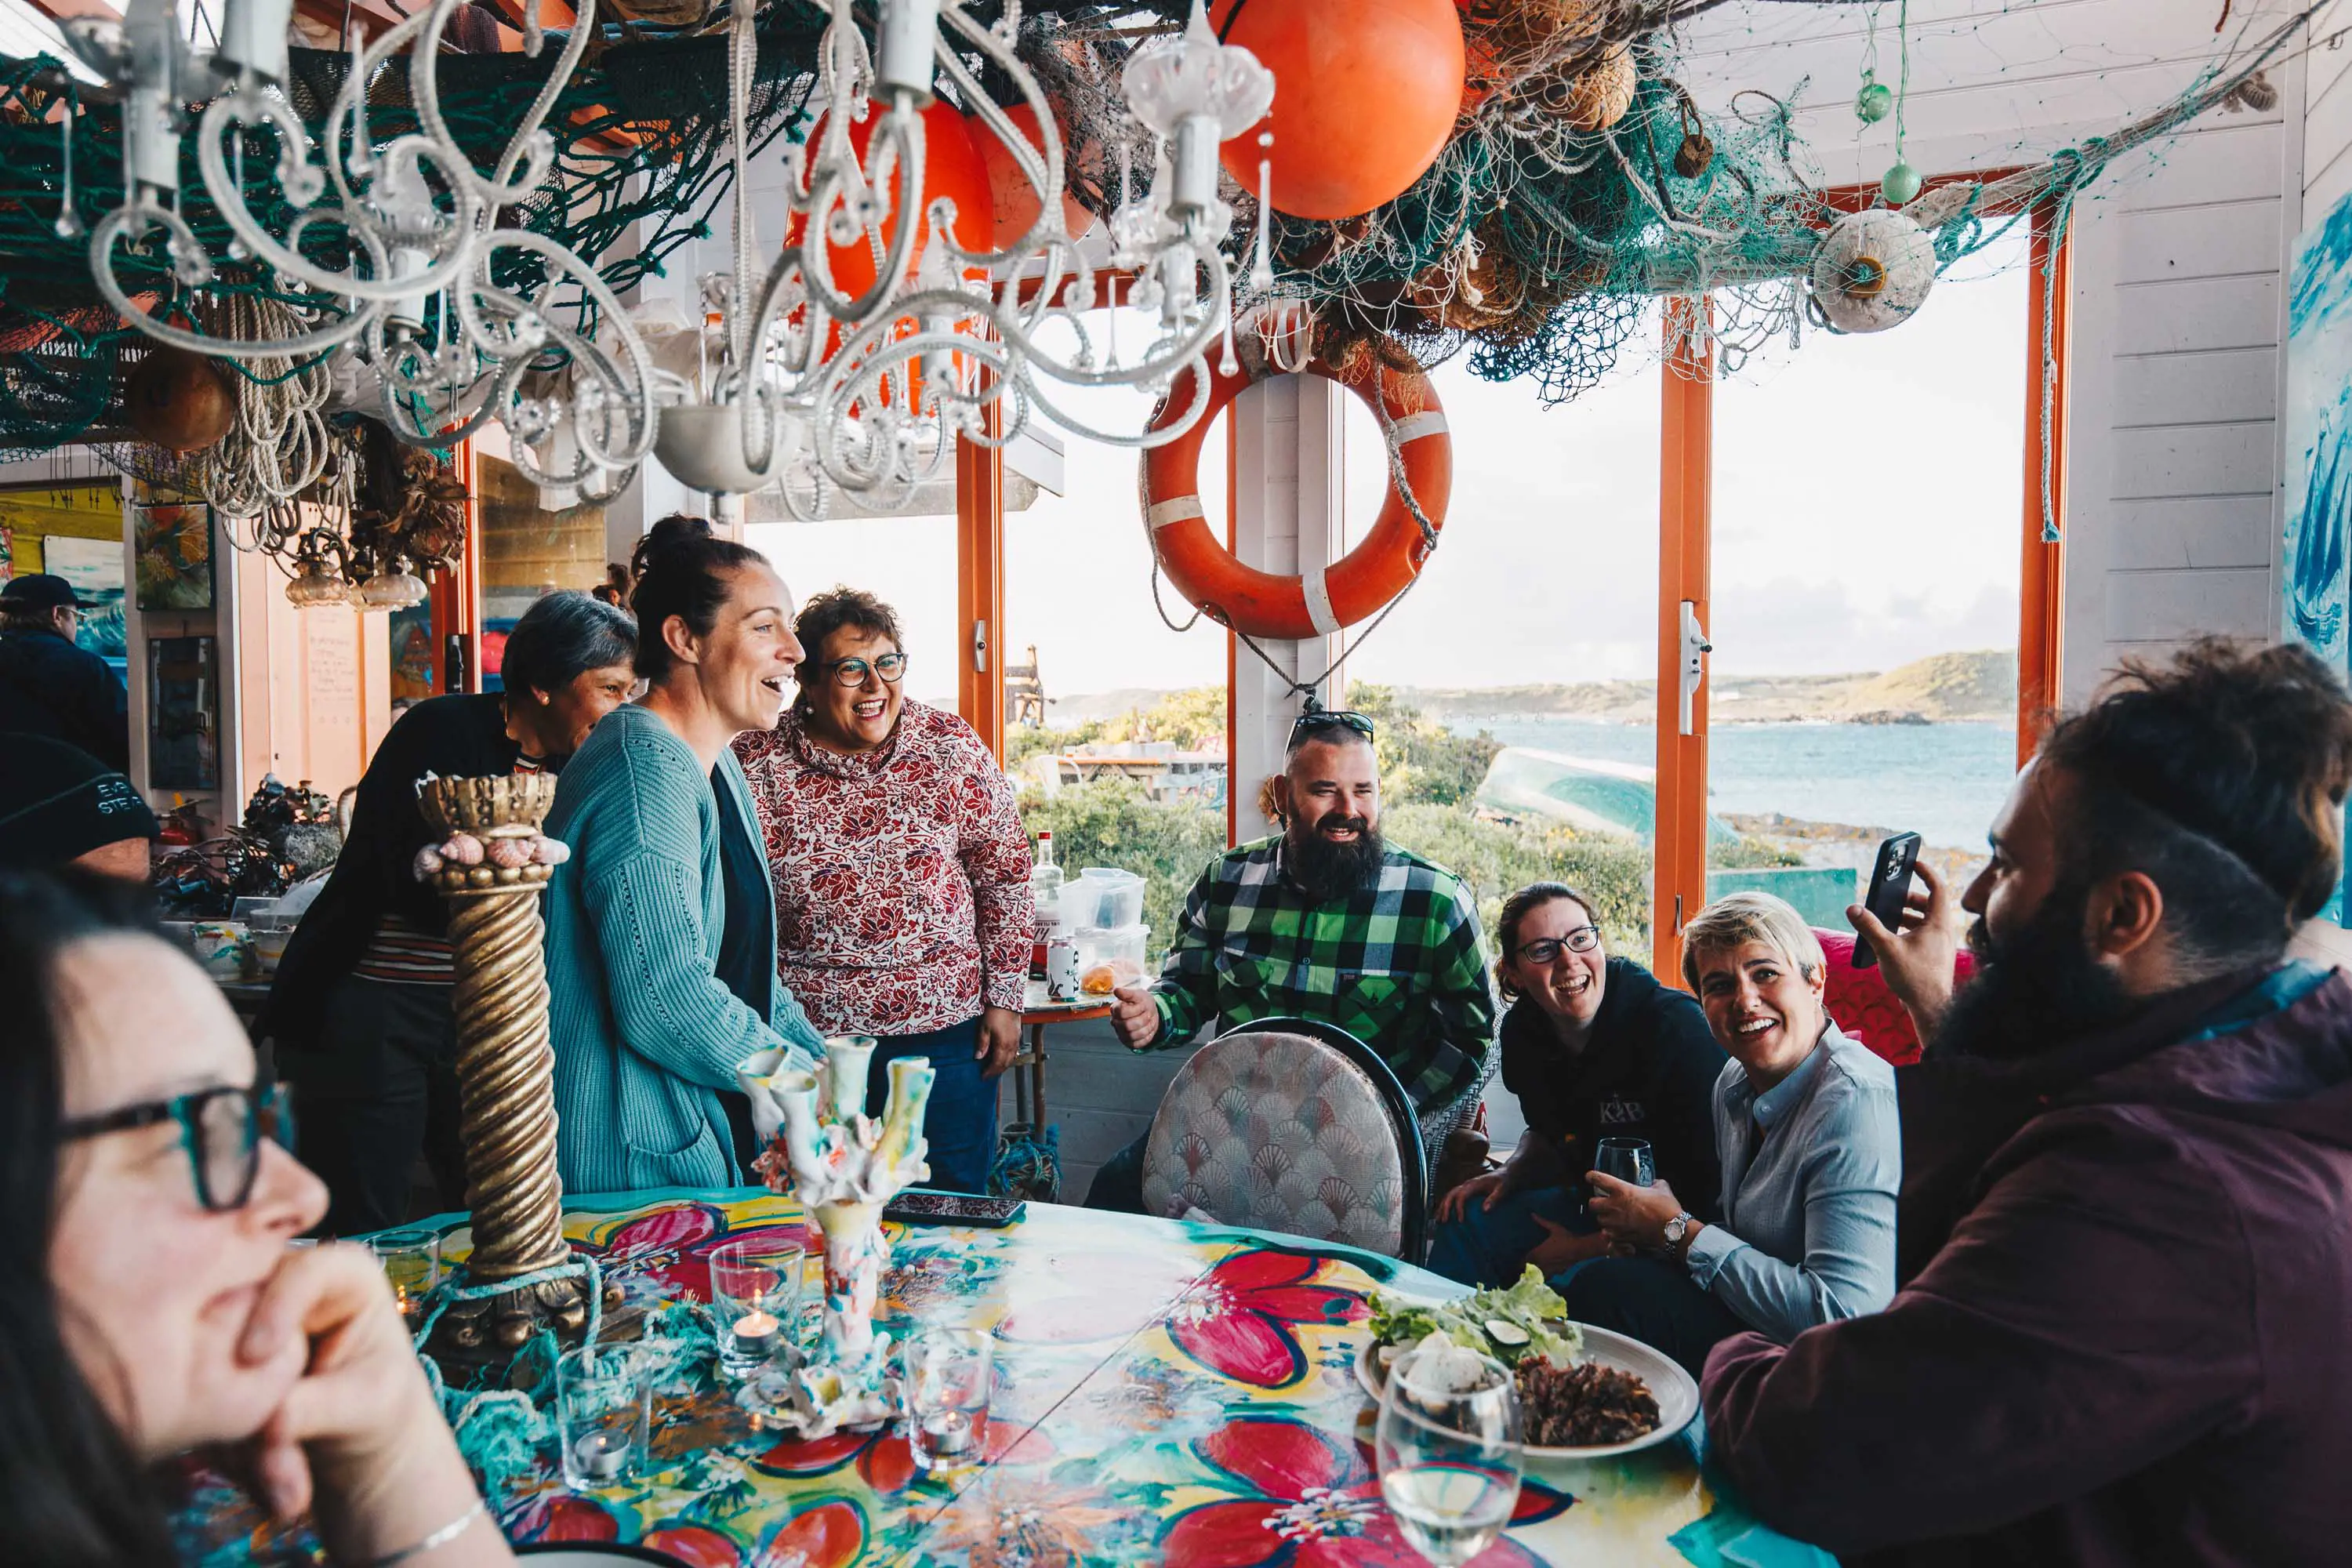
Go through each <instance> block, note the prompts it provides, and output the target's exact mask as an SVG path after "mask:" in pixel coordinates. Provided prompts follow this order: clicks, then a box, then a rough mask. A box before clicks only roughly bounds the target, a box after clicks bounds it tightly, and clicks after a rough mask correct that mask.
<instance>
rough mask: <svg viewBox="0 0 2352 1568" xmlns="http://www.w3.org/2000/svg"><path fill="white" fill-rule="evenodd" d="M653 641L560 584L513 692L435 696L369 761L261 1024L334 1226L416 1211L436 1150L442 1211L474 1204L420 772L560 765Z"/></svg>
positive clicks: (335, 1230)
mask: <svg viewBox="0 0 2352 1568" xmlns="http://www.w3.org/2000/svg"><path fill="white" fill-rule="evenodd" d="M636 648H637V637H636V624H635V622H633V621H632V620H630V619H629V617H628V616H627V615H626V614H625V613H624V612H622V611H620V610H618V609H615V608H614V607H613V606H612V605H604V604H599V603H597V602H596V601H595V600H593V599H592V598H590V597H588V595H585V594H569V593H566V594H550V595H547V596H546V597H544V598H542V599H541V600H540V601H539V602H538V603H537V604H535V605H531V607H530V609H529V610H527V611H525V612H524V613H523V616H522V618H521V619H520V620H519V621H517V622H516V623H515V627H514V630H513V631H512V632H510V633H509V634H508V637H507V646H506V659H505V664H504V668H503V676H504V679H505V682H506V689H505V690H504V691H500V692H484V693H481V694H479V695H461V696H449V697H436V698H432V699H430V700H426V701H424V702H420V703H418V704H417V705H416V706H415V707H414V708H412V709H410V710H408V711H407V712H405V713H404V714H402V715H401V716H400V718H399V720H398V721H396V722H394V725H393V726H392V729H391V731H389V732H388V733H386V734H385V736H384V738H383V744H381V745H379V746H378V747H377V748H376V752H375V756H374V758H373V760H372V761H371V762H370V763H368V770H367V773H366V774H365V775H364V776H363V777H362V779H361V780H360V787H359V798H358V801H357V803H356V805H354V806H353V808H352V836H351V837H350V839H349V840H348V841H347V842H346V843H345V844H344V845H343V852H342V856H341V858H340V859H338V860H337V861H336V862H335V869H334V871H333V873H332V874H331V876H330V877H329V878H328V879H327V885H326V886H325V887H324V888H322V889H320V892H319V897H318V899H317V900H316V901H314V902H313V903H312V904H311V905H310V909H309V910H308V911H307V912H305V913H304V915H303V916H302V921H301V923H300V924H299V926H297V927H296V928H295V931H294V936H293V939H292V940H291V941H290V942H288V943H287V947H286V956H285V958H284V959H283V960H281V961H280V963H278V979H277V982H276V984H273V985H272V986H271V987H270V992H269V1007H268V1012H267V1013H266V1014H265V1015H264V1016H263V1020H262V1025H261V1027H262V1032H263V1033H265V1034H266V1035H268V1037H271V1038H273V1039H274V1040H275V1041H276V1042H277V1048H278V1070H279V1072H280V1073H281V1074H283V1075H284V1076H285V1077H286V1078H288V1079H291V1080H293V1081H294V1082H295V1083H296V1084H297V1085H298V1086H299V1089H300V1095H301V1110H302V1114H301V1118H300V1121H299V1126H300V1129H301V1132H300V1138H301V1150H300V1152H301V1155H302V1159H303V1161H304V1163H307V1164H309V1165H310V1168H311V1169H312V1170H314V1171H316V1172H318V1173H319V1174H320V1175H321V1176H323V1177H324V1178H326V1183H327V1190H328V1192H329V1194H331V1199H332V1201H331V1204H330V1205H329V1207H328V1210H327V1229H328V1230H329V1231H330V1232H331V1233H332V1234H334V1235H338V1236H356V1235H360V1234H362V1233H363V1232H366V1231H371V1230H381V1229H383V1227H385V1226H394V1225H398V1224H400V1223H401V1222H402V1221H404V1220H405V1219H407V1218H409V1217H410V1209H409V1198H408V1193H409V1175H410V1172H411V1171H412V1170H413V1169H414V1168H415V1164H416V1156H417V1153H418V1152H419V1151H420V1150H422V1151H423V1152H424V1153H425V1159H426V1163H428V1164H429V1165H430V1166H431V1168H432V1171H433V1179H434V1183H435V1184H436V1186H437V1187H438V1189H439V1195H438V1206H439V1207H442V1208H445V1209H456V1208H463V1207H465V1206H466V1180H465V1164H464V1161H463V1158H462V1156H461V1155H460V1152H459V1150H458V1146H457V1023H456V1020H455V1017H454V1016H453V1015H452V1014H451V1012H450V1008H449V987H450V984H451V979H452V973H451V967H450V964H451V960H450V953H449V942H448V937H447V932H448V921H447V916H446V913H445V911H444V909H443V906H442V902H441V899H440V896H439V895H438V894H436V893H435V892H434V891H433V890H432V889H430V888H428V887H426V886H425V885H424V884H423V883H421V882H419V881H418V880H417V879H416V872H415V858H416V851H417V850H418V849H419V848H421V847H424V846H425V845H426V844H428V843H433V842H436V841H437V840H438V839H439V838H440V837H441V835H440V834H439V833H437V832H436V831H435V830H434V829H433V828H432V827H431V826H428V825H427V824H426V823H425V814H424V812H423V811H422V810H421V809H419V807H418V805H417V804H416V781H417V780H418V779H420V778H422V777H424V776H425V774H426V773H437V774H439V775H440V776H442V777H444V778H480V777H487V776H490V775H493V774H498V773H535V772H539V771H541V770H547V771H552V770H554V769H555V768H557V767H559V766H561V765H562V762H563V759H565V758H566V757H568V756H570V755H571V754H572V752H575V751H577V750H579V749H580V743H581V742H583V741H584V740H586V739H587V737H588V731H590V730H591V729H593V728H594V726H595V724H596V722H597V721H599V720H600V719H602V718H603V717H604V715H605V714H607V713H609V712H611V711H612V710H614V709H615V708H617V707H619V706H620V705H621V704H622V703H623V702H625V701H626V700H628V696H629V689H630V688H631V687H632V686H634V685H635V682H636V677H635V673H634V672H633V670H632V668H631V667H632V665H633V663H634V661H635V658H636Z"/></svg>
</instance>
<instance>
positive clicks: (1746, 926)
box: [1562, 892, 1903, 1376]
mask: <svg viewBox="0 0 2352 1568" xmlns="http://www.w3.org/2000/svg"><path fill="white" fill-rule="evenodd" d="M1683 974H1684V978H1685V979H1686V980H1687V981H1689V983H1690V985H1691V989H1692V990H1694V991H1695V992H1696V993H1697V994H1698V999H1699V1005H1700V1006H1701V1007H1702V1008H1703V1009H1704V1010H1705V1011H1706V1019H1707V1026H1708V1027H1709V1028H1710V1029H1712V1030H1713V1031H1714V1034H1715V1037H1716V1039H1717V1041H1719V1042H1720V1043H1721V1044H1722V1046H1723V1048H1724V1049H1725V1050H1726V1051H1727V1052H1729V1053H1730V1055H1731V1058H1732V1059H1731V1061H1730V1062H1729V1063H1727V1065H1726V1066H1725V1068H1724V1069H1723V1074H1722V1076H1721V1077H1720V1078H1719V1079H1717V1080H1716V1085H1715V1129H1716V1133H1715V1136H1716V1152H1717V1156H1718V1158H1719V1159H1720V1161H1721V1163H1722V1167H1723V1194H1722V1196H1723V1220H1722V1223H1720V1224H1717V1225H1710V1224H1706V1223H1704V1222H1702V1221H1700V1220H1697V1219H1696V1218H1693V1217H1692V1216H1691V1215H1689V1214H1687V1213H1686V1212H1685V1205H1684V1203H1683V1201H1682V1200H1681V1199H1680V1198H1678V1197H1676V1196H1675V1193H1674V1190H1673V1189H1672V1188H1671V1187H1669V1186H1667V1185H1665V1184H1664V1183H1660V1184H1656V1185H1654V1186H1649V1187H1636V1186H1633V1185H1631V1184H1627V1183H1624V1182H1620V1181H1616V1180H1615V1179H1613V1178H1612V1177H1609V1176H1605V1175H1601V1174H1598V1173H1596V1174H1595V1175H1594V1177H1593V1178H1592V1182H1593V1186H1594V1189H1595V1194H1596V1195H1595V1196H1594V1198H1593V1200H1592V1205H1591V1209H1592V1215H1593V1217H1594V1218H1595V1219H1597V1220H1598V1221H1600V1223H1601V1227H1602V1228H1603V1229H1604V1230H1606V1231H1607V1232H1608V1233H1609V1234H1610V1236H1611V1237H1612V1239H1614V1240H1615V1241H1616V1242H1617V1243H1619V1245H1620V1247H1621V1249H1622V1250H1624V1251H1626V1252H1628V1253H1630V1254H1632V1255H1631V1256H1622V1257H1616V1258H1602V1259H1600V1260H1597V1261H1596V1262H1593V1263H1591V1264H1589V1265H1587V1266H1586V1267H1585V1268H1584V1269H1583V1270H1582V1271H1581V1272H1580V1273H1579V1274H1578V1275H1577V1276H1576V1277H1575V1279H1572V1280H1570V1282H1569V1285H1568V1288H1567V1289H1566V1290H1564V1291H1563V1293H1562V1294H1563V1296H1564V1297H1565V1299H1566V1300H1567V1302H1568V1315H1569V1316H1570V1317H1571V1318H1573V1319H1576V1320H1577V1321H1580V1322H1585V1323H1591V1324H1593V1325H1595V1326H1597V1327H1600V1328H1606V1329H1613V1330H1616V1331H1619V1332H1621V1333H1628V1334H1631V1335H1633V1337H1634V1338H1636V1339H1639V1340H1642V1341H1643V1342H1646V1343H1648V1344H1651V1345H1654V1346H1655V1347H1656V1348H1657V1349H1659V1350H1661V1351H1664V1352H1665V1353H1667V1354H1668V1355H1670V1356H1673V1357H1674V1358H1675V1360H1676V1361H1678V1362H1680V1363H1683V1365H1684V1366H1685V1367H1687V1368H1688V1369H1689V1370H1690V1372H1691V1373H1692V1375H1693V1376H1696V1375H1698V1374H1699V1373H1700V1372H1701V1371H1702V1370H1703V1369H1704V1367H1705V1365H1706V1352H1708V1351H1709V1350H1711V1349H1713V1348H1714V1346H1715V1344H1716V1343H1717V1342H1718V1341H1720V1340H1724V1339H1727V1338H1729V1337H1730V1336H1731V1335H1733V1334H1736V1333H1739V1332H1742V1331H1746V1330H1749V1329H1755V1330H1760V1331H1763V1332H1764V1333H1767V1334H1769V1335H1770V1336H1772V1337H1773V1338H1774V1339H1776V1340H1780V1341H1782V1342H1787V1341H1789V1340H1793V1339H1795V1338H1796V1337H1797V1335H1799V1334H1801V1333H1802V1332H1803V1331H1805V1330H1807V1329H1810V1328H1811V1327H1813V1326H1814V1325H1816V1324H1819V1323H1827V1322H1833V1321H1837V1320H1839V1319H1842V1318H1853V1317H1859V1316H1862V1315H1863V1314H1864V1313H1867V1312H1875V1311H1877V1310H1880V1309H1882V1308H1884V1307H1885V1305H1886V1303H1887V1302H1888V1301H1889V1300H1893V1299H1894V1295H1895V1194H1896V1192H1897V1190H1898V1188H1899V1187H1900V1185H1901V1182H1902V1175H1903V1152H1902V1134H1901V1130H1900V1126H1899V1123H1898V1121H1897V1120H1896V1115H1895V1072H1894V1069H1893V1068H1889V1067H1888V1066H1887V1065H1886V1064H1885V1062H1883V1061H1881V1060H1880V1059H1879V1058H1877V1057H1875V1056H1874V1055H1872V1054H1871V1052H1870V1051H1869V1050H1868V1048H1867V1047H1864V1046H1863V1045H1862V1044H1861V1042H1859V1041H1857V1040H1853V1039H1849V1038H1848V1037H1846V1036H1845V1035H1843V1034H1842V1033H1840V1032H1839V1030H1838V1026H1837V1025H1836V1024H1834V1023H1832V1021H1831V1020H1830V1017H1829V1015H1828V1013H1827V1012H1826V1011H1825V1010H1824V1008H1823V1006H1822V991H1823V987H1824V984H1825V981H1826V978H1827V960H1826V959H1825V958H1824V956H1823V954H1822V946H1821V942H1820V939H1819V938H1817V937H1815V936H1814V934H1813V932H1812V930H1811V927H1809V926H1807V925H1806V924H1805V922H1804V920H1803V917H1801V916H1800V915H1799V914H1798V913H1797V911H1796V910H1793V909H1791V908H1790V907H1789V906H1788V905H1787V904H1786V903H1784V902H1782V901H1781V900H1779V899H1776V898H1773V897H1772V896H1770V895H1769V894H1767V893H1754V892H1747V893H1734V894H1731V895H1730V896H1729V897H1727V898H1723V899H1719V900H1717V901H1716V902H1714V903H1712V904H1709V905H1708V906H1707V907H1706V909H1704V910H1701V911H1699V914H1698V917H1697V918H1696V920H1694V921H1691V922H1690V924H1689V925H1688V926H1687V927H1686V928H1685V931H1684V933H1683Z"/></svg>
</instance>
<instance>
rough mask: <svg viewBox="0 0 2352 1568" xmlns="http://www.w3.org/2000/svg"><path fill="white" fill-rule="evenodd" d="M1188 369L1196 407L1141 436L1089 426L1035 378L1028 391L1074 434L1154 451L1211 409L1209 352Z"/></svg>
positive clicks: (1148, 428)
mask: <svg viewBox="0 0 2352 1568" xmlns="http://www.w3.org/2000/svg"><path fill="white" fill-rule="evenodd" d="M1184 369H1186V370H1189V371H1191V372H1192V393H1193V395H1192V406H1190V407H1189V408H1187V409H1185V411H1184V412H1183V414H1182V415H1181V416H1179V417H1178V418H1177V419H1176V420H1174V421H1173V422H1172V423H1171V424H1168V425H1165V426H1159V425H1146V426H1144V429H1143V432H1142V434H1141V435H1138V436H1125V435H1120V434H1118V433H1117V432H1114V431H1108V430H1097V429H1096V428H1095V427H1094V426H1091V425H1088V424H1087V422H1086V421H1085V420H1083V419H1080V418H1077V417H1076V416H1074V415H1069V414H1065V413H1064V412H1063V411H1062V410H1061V409H1060V408H1059V407H1057V406H1055V404H1054V401H1053V400H1052V399H1051V398H1049V397H1047V396H1046V395H1045V391H1044V389H1042V388H1041V387H1039V386H1038V385H1037V384H1036V383H1035V382H1034V381H1032V382H1030V383H1029V384H1028V385H1027V387H1026V388H1025V390H1026V391H1027V393H1028V395H1029V396H1030V397H1031V398H1032V399H1034V401H1035V403H1036V405H1037V408H1038V411H1039V412H1040V413H1042V414H1044V415H1045V417H1046V418H1048V419H1050V420H1052V421H1053V422H1054V423H1055V425H1058V426H1061V427H1062V428H1063V429H1065V430H1067V431H1069V432H1070V433H1071V434H1072V435H1074V436H1080V437H1085V438H1086V439H1087V440H1089V441H1100V442H1103V443H1105V444H1106V445H1108V446H1112V447H1127V448H1128V449H1129V450H1130V451H1150V449H1152V448H1153V447H1164V446H1166V445H1167V444H1168V443H1169V442H1171V441H1173V440H1175V439H1176V438H1177V437H1179V436H1181V435H1183V434H1184V433H1185V432H1187V431H1189V430H1191V429H1192V426H1195V425H1198V424H1199V423H1200V422H1201V417H1202V415H1204V414H1206V413H1207V412H1208V408H1209V374H1208V373H1209V358H1208V355H1207V354H1206V353H1203V354H1202V355H1201V356H1200V357H1198V358H1197V359H1195V360H1193V361H1192V363H1190V364H1188V365H1186V366H1184Z"/></svg>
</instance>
